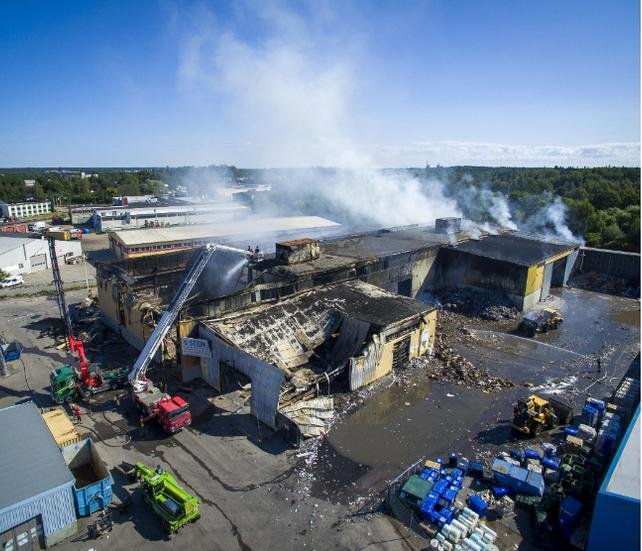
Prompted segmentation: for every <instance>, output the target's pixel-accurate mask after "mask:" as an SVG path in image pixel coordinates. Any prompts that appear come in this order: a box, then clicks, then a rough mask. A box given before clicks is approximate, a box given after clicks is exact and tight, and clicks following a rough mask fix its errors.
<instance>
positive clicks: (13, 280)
mask: <svg viewBox="0 0 642 551" xmlns="http://www.w3.org/2000/svg"><path fill="white" fill-rule="evenodd" d="M24 282H25V280H24V279H22V276H20V275H15V276H9V277H5V278H4V279H3V280H2V281H0V289H4V288H5V287H15V286H16V285H22V284H23V283H24Z"/></svg>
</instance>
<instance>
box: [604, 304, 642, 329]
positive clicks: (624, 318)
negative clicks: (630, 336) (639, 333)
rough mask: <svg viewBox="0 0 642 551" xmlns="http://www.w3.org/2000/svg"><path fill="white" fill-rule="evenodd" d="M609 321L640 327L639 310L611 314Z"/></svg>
mask: <svg viewBox="0 0 642 551" xmlns="http://www.w3.org/2000/svg"><path fill="white" fill-rule="evenodd" d="M610 319H611V321H614V322H617V323H623V324H624V325H633V326H636V327H640V309H639V308H638V309H637V310H627V311H624V312H613V313H612V314H611V316H610Z"/></svg>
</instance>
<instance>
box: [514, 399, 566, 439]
mask: <svg viewBox="0 0 642 551" xmlns="http://www.w3.org/2000/svg"><path fill="white" fill-rule="evenodd" d="M513 414H514V416H513V425H512V428H513V433H515V434H522V435H526V436H529V437H534V436H538V435H539V434H540V433H541V432H542V431H543V430H550V429H552V428H555V427H557V426H559V425H568V424H569V423H572V422H573V408H572V407H571V406H570V405H568V404H565V403H564V402H561V401H559V400H556V399H554V398H548V399H546V398H542V397H541V396H538V395H537V394H531V395H530V396H529V397H528V398H526V399H525V400H519V401H518V402H517V404H516V405H515V408H514V410H513Z"/></svg>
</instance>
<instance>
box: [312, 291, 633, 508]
mask: <svg viewBox="0 0 642 551" xmlns="http://www.w3.org/2000/svg"><path fill="white" fill-rule="evenodd" d="M545 305H546V306H551V307H554V308H558V309H559V310H560V312H561V313H562V316H563V317H564V320H565V321H564V323H563V324H562V326H561V329H559V330H558V331H553V332H550V333H547V334H542V335H538V336H537V337H536V338H535V339H526V338H523V337H520V336H518V335H516V334H513V333H511V330H510V329H508V330H507V329H506V327H505V325H506V324H503V325H504V331H499V330H497V329H496V328H494V325H493V322H482V321H481V320H475V319H471V318H464V317H458V319H460V320H461V322H462V328H461V329H462V330H463V329H464V327H465V328H466V329H468V331H461V333H462V338H461V339H460V340H458V342H456V343H455V344H454V345H453V347H454V348H455V349H456V350H457V352H459V353H460V354H462V355H463V356H464V357H466V358H467V359H469V360H470V361H472V362H473V363H475V364H477V365H479V366H480V367H483V368H484V369H486V370H487V371H488V372H489V373H490V374H493V375H498V376H503V377H508V378H510V379H511V380H513V382H515V383H516V386H515V387H514V388H511V389H506V390H503V391H501V392H497V393H485V392H482V391H481V390H477V389H474V388H467V387H464V386H458V385H455V384H450V383H441V382H438V381H434V380H431V379H430V377H429V376H428V373H427V372H426V371H425V370H420V369H418V370H413V372H412V374H411V376H410V381H409V382H405V381H403V382H401V381H398V384H396V383H395V382H394V381H391V382H389V383H388V384H387V385H385V386H383V387H382V388H381V389H380V390H379V391H378V392H376V393H375V394H373V395H372V396H370V397H369V398H368V399H367V400H366V401H365V404H364V405H363V406H362V407H361V408H360V409H359V410H357V411H356V412H355V413H353V414H352V415H350V416H348V417H346V418H344V419H342V420H340V421H339V422H337V423H336V424H335V426H334V427H333V428H332V430H331V431H330V433H329V434H328V436H327V439H326V440H325V441H324V442H323V443H322V444H321V445H320V447H319V450H318V460H317V461H316V469H315V476H316V479H315V481H314V483H313V484H312V488H311V489H312V492H313V495H319V496H325V497H329V498H331V499H335V500H337V501H350V500H354V499H356V498H357V496H364V495H372V494H374V493H377V492H379V491H382V490H384V489H385V487H386V485H387V481H388V480H390V479H391V478H393V477H395V476H396V475H397V474H398V473H400V472H401V471H403V470H404V469H405V468H406V467H408V466H409V465H411V464H413V463H414V462H415V461H416V460H417V459H418V458H420V457H421V456H428V457H437V456H442V457H445V456H446V454H447V453H448V452H450V451H458V452H461V453H464V454H465V455H467V456H468V457H473V456H475V455H478V454H482V455H489V454H490V453H492V452H493V451H497V450H498V449H499V448H500V447H502V446H505V445H506V444H508V443H510V442H511V439H512V436H511V430H510V425H511V420H512V411H513V404H514V402H516V401H517V399H519V398H521V397H524V396H526V395H528V394H530V393H532V392H534V391H537V392H538V393H540V394H544V395H546V394H556V395H557V396H558V397H561V398H562V399H564V400H567V401H570V402H572V403H574V405H575V407H576V414H577V413H578V411H579V407H578V406H580V405H581V403H583V401H584V399H585V397H586V396H587V395H592V396H595V397H597V398H606V397H608V396H609V395H610V393H611V392H612V391H613V390H614V388H615V387H616V386H617V384H618V382H619V381H620V380H621V378H622V377H623V376H624V374H625V373H626V372H627V370H628V369H629V366H630V365H631V363H632V361H633V360H634V358H635V357H636V355H637V354H638V353H639V348H640V346H639V342H640V304H639V302H638V301H637V300H634V299H627V298H621V297H617V296H612V295H603V294H597V293H593V292H591V291H585V290H580V289H566V290H564V291H560V292H558V293H557V294H556V295H555V296H553V297H551V299H550V300H549V301H547V302H546V303H545ZM517 324H518V321H515V322H514V327H513V330H514V329H515V328H516V326H517ZM495 325H497V324H495ZM465 333H468V335H466V336H464V335H465ZM598 354H599V355H600V356H601V357H602V371H601V372H599V373H598V371H597V361H596V360H597V356H598ZM432 361H436V360H432ZM638 369H639V367H638ZM526 385H532V386H526ZM553 434H554V433H551V434H550V436H552V435H553Z"/></svg>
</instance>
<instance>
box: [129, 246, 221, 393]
mask: <svg viewBox="0 0 642 551" xmlns="http://www.w3.org/2000/svg"><path fill="white" fill-rule="evenodd" d="M218 248H220V246H219V245H207V246H205V247H204V248H203V249H202V250H201V252H200V254H199V255H198V256H197V258H196V260H195V261H194V263H193V264H192V266H191V267H190V269H189V272H188V273H187V275H186V276H185V279H183V281H182V283H181V285H180V287H179V288H178V290H177V291H176V294H175V295H174V298H173V299H172V302H170V304H169V306H168V307H167V310H165V312H164V313H163V315H162V316H161V319H160V320H159V322H158V324H157V325H156V328H155V329H154V332H153V333H152V334H151V336H150V337H149V339H148V340H147V342H146V343H145V346H144V347H143V350H142V351H141V353H140V355H139V356H138V358H137V360H136V363H135V364H134V367H133V368H132V370H131V371H130V372H129V375H128V377H127V379H128V380H129V383H130V384H131V385H132V387H133V389H134V391H135V392H142V391H143V390H145V388H146V387H147V382H146V379H145V372H146V371H147V367H148V366H149V364H150V362H151V361H152V358H153V357H154V356H155V354H156V352H157V351H158V348H159V346H160V345H161V343H162V342H163V339H164V338H165V335H167V332H168V331H169V328H170V327H171V326H172V324H173V323H174V320H175V319H176V316H178V312H179V311H180V309H181V308H182V307H183V305H184V304H185V301H187V299H188V298H189V294H190V293H191V292H192V289H193V288H194V285H195V284H196V282H197V281H198V278H199V276H200V275H201V273H202V272H203V270H204V269H205V267H206V266H207V263H208V262H209V260H210V257H211V256H212V254H214V251H216V250H217V249H218Z"/></svg>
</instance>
